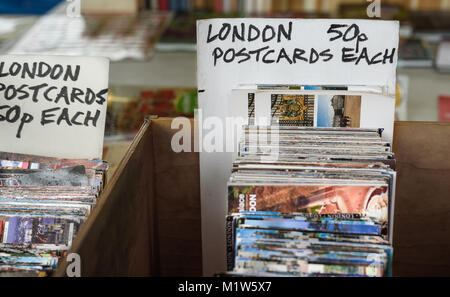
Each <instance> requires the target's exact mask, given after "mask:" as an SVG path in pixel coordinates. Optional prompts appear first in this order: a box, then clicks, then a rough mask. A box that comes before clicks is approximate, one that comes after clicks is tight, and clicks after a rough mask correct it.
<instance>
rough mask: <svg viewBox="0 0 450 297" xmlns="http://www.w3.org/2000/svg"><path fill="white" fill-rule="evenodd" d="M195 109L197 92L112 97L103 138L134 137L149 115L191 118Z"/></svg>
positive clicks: (163, 91)
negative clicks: (132, 134) (130, 134)
mask: <svg viewBox="0 0 450 297" xmlns="http://www.w3.org/2000/svg"><path fill="white" fill-rule="evenodd" d="M197 105H198V95H197V90H196V89H186V88H166V89H159V88H156V89H147V90H142V91H141V92H140V95H139V96H130V97H128V96H125V97H122V96H115V95H114V94H112V95H110V97H109V99H108V112H107V115H106V130H105V135H106V136H112V135H118V134H121V133H125V134H127V133H136V132H137V131H138V130H139V128H140V127H141V125H142V124H143V122H144V120H145V117H146V116H148V115H157V116H159V117H178V116H186V117H194V111H195V109H196V108H197Z"/></svg>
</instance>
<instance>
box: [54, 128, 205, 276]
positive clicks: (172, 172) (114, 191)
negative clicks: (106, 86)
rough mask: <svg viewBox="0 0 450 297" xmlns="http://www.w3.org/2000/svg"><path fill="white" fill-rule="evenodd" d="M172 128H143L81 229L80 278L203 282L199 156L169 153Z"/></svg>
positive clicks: (75, 249)
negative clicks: (164, 278) (197, 278)
mask: <svg viewBox="0 0 450 297" xmlns="http://www.w3.org/2000/svg"><path fill="white" fill-rule="evenodd" d="M170 123H171V120H170V119H156V120H152V121H151V122H150V121H146V123H145V124H144V125H143V127H142V128H141V130H140V131H139V133H138V135H137V136H136V138H135V140H134V142H133V144H132V145H131V147H130V149H129V150H128V152H127V154H126V155H125V157H124V159H123V161H122V162H121V164H120V166H119V168H118V170H117V171H116V173H115V174H114V176H113V178H112V180H111V182H110V183H109V184H108V185H107V186H106V188H105V190H104V191H103V192H102V194H101V196H100V199H99V202H98V204H97V206H96V207H95V209H94V211H93V212H92V214H91V215H90V216H89V219H88V221H87V222H86V223H85V224H84V225H83V227H82V228H81V230H80V232H79V234H78V236H77V238H76V239H75V241H74V244H73V246H72V249H71V251H70V253H77V254H79V255H80V257H81V276H83V277H90V276H96V277H97V276H201V274H202V258H201V256H202V250H201V222H200V217H201V215H200V185H199V174H200V173H199V159H198V154H196V153H180V154H176V153H174V152H173V151H172V150H171V146H170V143H171V139H172V136H173V134H174V133H176V132H177V131H176V130H171V129H170ZM191 127H192V129H193V124H192V125H191ZM192 136H193V133H192ZM68 264H69V263H67V262H66V261H65V260H64V261H63V263H62V265H61V266H60V268H59V269H58V271H57V273H56V276H65V275H66V269H67V265H68Z"/></svg>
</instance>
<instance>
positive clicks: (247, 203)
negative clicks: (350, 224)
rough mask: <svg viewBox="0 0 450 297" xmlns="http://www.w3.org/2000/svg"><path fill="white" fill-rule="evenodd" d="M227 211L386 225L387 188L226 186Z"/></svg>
mask: <svg viewBox="0 0 450 297" xmlns="http://www.w3.org/2000/svg"><path fill="white" fill-rule="evenodd" d="M228 193H229V200H228V201H229V211H230V213H237V212H241V211H276V212H283V213H290V212H306V213H316V214H346V213H348V214H352V213H353V214H361V215H364V216H369V217H374V218H376V219H377V220H378V221H379V222H381V223H383V222H387V221H388V213H389V190H388V187H387V186H378V187H377V186H353V185H348V186H312V185H311V186H310V185H305V186H263V185H262V186H230V187H229V192H228Z"/></svg>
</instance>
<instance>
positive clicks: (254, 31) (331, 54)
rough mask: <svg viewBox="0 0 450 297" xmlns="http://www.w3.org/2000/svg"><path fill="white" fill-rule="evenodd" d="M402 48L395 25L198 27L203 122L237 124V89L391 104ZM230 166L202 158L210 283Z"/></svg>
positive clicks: (250, 22) (234, 23) (220, 23)
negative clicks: (373, 93) (337, 90)
mask: <svg viewBox="0 0 450 297" xmlns="http://www.w3.org/2000/svg"><path fill="white" fill-rule="evenodd" d="M398 43H399V23H398V22H395V21H378V20H376V21H374V20H351V19H346V20H338V19H334V20H333V19H326V20H324V19H323V20H322V19H320V20H319V19H295V20H293V19H213V20H203V21H199V22H198V23H197V47H198V50H197V55H198V62H197V63H198V67H197V75H198V88H199V107H200V109H201V110H202V116H203V118H208V117H219V118H220V119H222V120H223V122H225V121H226V118H227V117H232V116H233V109H234V106H232V104H233V100H232V90H233V89H235V88H237V87H238V86H239V85H253V86H254V85H263V84H266V85H267V84H270V85H274V84H280V85H289V84H290V85H310V86H315V85H326V86H330V85H342V86H365V87H376V88H377V89H382V90H383V94H384V95H386V98H387V99H392V102H394V101H395V99H394V94H395V90H396V88H395V85H396V68H397V52H398ZM373 100H376V98H374V99H373ZM244 104H245V102H244ZM376 116H377V115H376V114H374V121H370V125H371V126H372V125H374V126H376V127H364V128H381V127H379V126H378V124H379V121H378V120H377V119H376ZM377 121H378V122H377ZM208 132H209V131H201V133H202V134H207V133H208ZM232 160H233V154H232V153H204V152H202V153H201V154H200V175H201V191H202V233H203V256H204V259H203V263H204V267H203V271H204V272H205V274H206V275H212V274H213V273H214V272H216V271H223V270H224V269H225V260H224V259H223V258H224V257H223V255H224V254H225V246H226V245H225V234H224V231H223V230H225V222H224V220H222V219H221V218H223V217H224V216H225V215H226V212H227V210H226V203H225V200H224V199H223V197H225V196H226V182H227V180H228V178H229V175H230V172H231V165H232Z"/></svg>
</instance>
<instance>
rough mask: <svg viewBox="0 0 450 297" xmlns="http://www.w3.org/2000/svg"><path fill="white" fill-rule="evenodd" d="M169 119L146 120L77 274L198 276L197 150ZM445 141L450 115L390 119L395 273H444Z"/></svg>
mask: <svg viewBox="0 0 450 297" xmlns="http://www.w3.org/2000/svg"><path fill="white" fill-rule="evenodd" d="M171 123H172V120H171V119H163V118H161V119H153V120H151V121H147V122H146V123H145V124H144V125H143V127H142V129H141V130H140V132H139V133H138V135H137V137H136V138H135V140H134V142H133V144H132V145H131V147H130V149H129V150H128V152H127V154H126V156H125V157H124V159H123V161H122V163H121V165H120V167H119V169H118V170H117V172H116V173H115V175H114V177H113V178H112V180H111V181H110V182H109V183H108V185H107V186H106V189H105V191H104V192H103V193H102V196H101V197H100V202H99V204H98V205H97V207H96V208H95V209H94V211H93V213H92V214H91V216H90V217H89V219H88V222H87V223H85V225H84V226H83V227H82V229H81V231H80V233H79V234H78V236H77V238H76V239H75V241H74V244H73V247H72V250H71V251H70V252H71V253H78V254H79V255H80V258H81V273H82V276H86V277H88V276H200V275H202V244H201V242H202V240H201V226H200V225H201V216H200V166H199V154H198V153H195V152H191V153H174V152H173V151H172V150H171V149H170V142H171V139H172V137H173V135H174V134H175V133H176V132H177V130H172V129H171ZM192 127H194V125H192ZM193 137H194V133H192V141H193V140H194V139H193ZM449 148H450V124H448V123H445V124H444V123H420V122H417V123H413V122H397V123H396V124H395V133H394V151H395V153H396V158H397V170H398V182H397V195H396V204H395V227H394V249H395V255H394V269H393V271H394V276H450V264H449V263H450V254H449V253H448V250H449V248H450V238H449V237H448V236H447V235H448V234H449V232H450V225H449V224H448V212H449V211H450V201H449V200H448V199H447V198H448V193H449V192H450V184H449V183H448V181H449V180H450V160H449V158H448V151H449ZM68 264H70V263H67V262H64V263H63V265H62V266H61V267H60V269H59V270H58V273H57V275H58V276H65V275H66V269H67V265H68Z"/></svg>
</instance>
